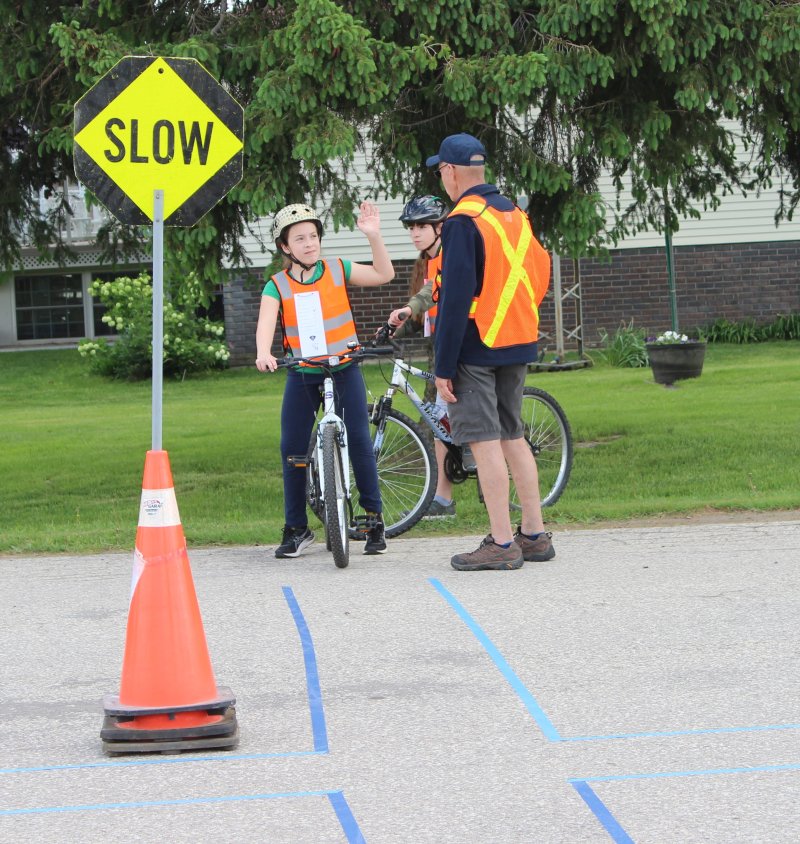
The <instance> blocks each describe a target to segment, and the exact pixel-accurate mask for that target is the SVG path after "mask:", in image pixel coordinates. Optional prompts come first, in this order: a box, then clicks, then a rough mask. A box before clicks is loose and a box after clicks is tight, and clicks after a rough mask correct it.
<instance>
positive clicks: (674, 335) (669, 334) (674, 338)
mask: <svg viewBox="0 0 800 844" xmlns="http://www.w3.org/2000/svg"><path fill="white" fill-rule="evenodd" d="M647 342H648V343H650V345H652V346H667V345H670V346H671V345H674V344H675V343H696V342H697V341H696V340H693V339H691V338H690V337H687V336H686V335H685V334H678V332H677V331H665V332H664V333H663V334H659V335H658V337H648V338H647Z"/></svg>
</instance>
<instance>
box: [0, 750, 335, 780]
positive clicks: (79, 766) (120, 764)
mask: <svg viewBox="0 0 800 844" xmlns="http://www.w3.org/2000/svg"><path fill="white" fill-rule="evenodd" d="M321 753H322V751H317V750H296V751H287V752H285V753H225V755H222V752H220V753H216V754H214V755H213V756H169V757H159V758H157V759H152V758H147V759H119V760H116V761H108V762H76V763H74V764H65V765H35V766H32V767H30V768H0V774H35V773H41V772H43V771H81V770H85V769H87V768H132V767H135V766H137V765H177V764H181V763H183V762H223V761H224V762H234V761H237V760H238V761H241V760H245V759H286V758H291V757H294V756H320V755H321Z"/></svg>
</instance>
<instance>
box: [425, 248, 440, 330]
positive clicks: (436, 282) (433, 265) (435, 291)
mask: <svg viewBox="0 0 800 844" xmlns="http://www.w3.org/2000/svg"><path fill="white" fill-rule="evenodd" d="M425 281H430V282H431V298H432V299H433V306H432V307H430V308H428V310H427V311H426V312H425V320H426V323H427V326H426V327H427V328H428V329H429V331H428V333H427V334H426V335H425V336H426V337H428V336H430V335H432V334H433V332H434V331H435V330H436V314H437V313H438V312H439V288H441V286H442V250H441V248H440V249H439V253H438V254H437V255H436V257H435V258H429V259H428V268H427V270H426V272H425Z"/></svg>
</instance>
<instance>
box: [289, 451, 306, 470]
mask: <svg viewBox="0 0 800 844" xmlns="http://www.w3.org/2000/svg"><path fill="white" fill-rule="evenodd" d="M286 462H287V463H288V464H289V465H290V466H295V467H296V468H298V469H305V468H306V467H307V466H308V455H307V454H288V455H287V456H286Z"/></svg>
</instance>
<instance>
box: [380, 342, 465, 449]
mask: <svg viewBox="0 0 800 844" xmlns="http://www.w3.org/2000/svg"><path fill="white" fill-rule="evenodd" d="M392 363H393V368H392V377H391V380H390V381H389V386H388V387H387V388H386V392H385V393H384V394H383V395H382V396H381V397H380V399H378V401H376V402H375V406H374V408H373V411H372V419H373V421H374V420H376V419H377V418H378V416H379V415H380V409H381V407H382V406H383V405H384V404H386V403H387V402H388V403H389V405H391V402H392V397H393V396H394V395H395V393H397V392H398V391H400V392H402V393H403V394H405V395H406V396H407V397H408V400H409V401H410V402H411V404H413V405H414V407H416V408H417V410H418V411H419V414H420V416H421V417H422V419H424V420H425V422H426V424H427V425H428V427H429V428H430V429H431V431H432V432H433V435H434V436H435V437H436V439H438V440H441V441H442V442H443V443H445V444H446V445H452V446H455V443H454V442H453V439H452V437H451V436H450V431H448V430H447V428H445V426H444V425H443V424H442V422H441V420H439V419H437V418H436V417H435V416H434V415H433V409H432V408H429V407H426V406H425V402H424V401H423V399H422V398H420V396H419V394H418V393H417V391H416V390H415V389H414V388H413V387H412V386H411V383H410V382H409V380H408V378H407V377H406V373H408V374H409V375H414V376H416V377H417V378H422V379H423V380H425V381H433V380H434V375H433V374H432V373H430V372H428V371H427V370H425V369H420V368H419V367H417V366H414V365H413V364H410V363H406V361H404V360H403V359H402V358H393V359H392ZM375 445H376V448H379V447H380V445H381V443H379V442H377V440H376V443H375Z"/></svg>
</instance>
